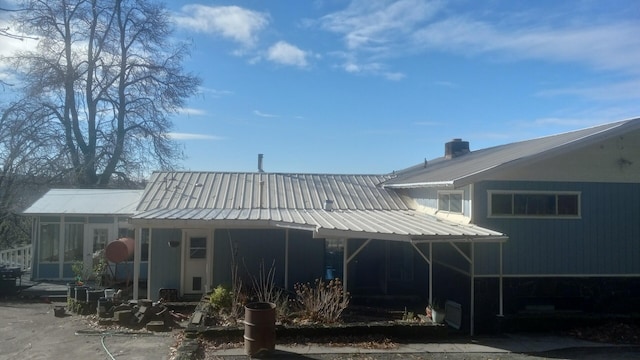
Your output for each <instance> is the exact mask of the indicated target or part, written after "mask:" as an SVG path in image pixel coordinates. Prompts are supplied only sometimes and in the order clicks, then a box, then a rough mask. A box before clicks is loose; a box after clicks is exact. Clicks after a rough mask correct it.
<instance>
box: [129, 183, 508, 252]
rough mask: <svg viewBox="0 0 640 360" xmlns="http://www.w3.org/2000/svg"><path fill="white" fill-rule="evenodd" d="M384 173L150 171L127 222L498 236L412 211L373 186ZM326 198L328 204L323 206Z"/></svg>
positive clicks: (345, 233) (390, 236) (395, 236)
mask: <svg viewBox="0 0 640 360" xmlns="http://www.w3.org/2000/svg"><path fill="white" fill-rule="evenodd" d="M388 179H390V176H388V175H332V174H281V173H230V172H158V173H154V174H153V175H152V177H151V180H150V181H149V184H148V185H147V188H146V190H145V193H144V195H143V196H142V198H141V201H140V205H139V206H138V213H137V214H136V215H134V216H133V217H132V223H134V224H138V225H142V226H145V225H148V226H163V225H164V226H175V224H176V222H177V223H179V224H180V226H200V225H205V224H206V225H211V224H213V226H218V227H223V226H224V227H264V226H267V227H282V228H297V229H304V230H310V231H314V232H315V234H316V236H318V237H351V238H354V237H363V238H378V239H386V240H416V241H417V240H420V239H423V240H431V241H434V240H453V239H457V240H470V239H471V238H474V240H478V239H479V238H482V239H485V240H487V241H503V240H504V239H506V237H505V236H504V235H503V234H501V233H499V232H495V231H492V230H488V229H484V228H481V227H478V226H474V225H462V224H456V223H452V222H446V221H443V220H440V219H437V218H436V217H434V216H431V215H428V214H424V213H419V212H417V211H413V210H410V209H409V207H408V206H407V204H405V203H404V202H403V200H402V198H401V197H400V196H399V195H398V194H396V193H395V192H394V191H393V190H391V189H384V188H382V187H380V186H379V184H380V183H381V182H383V181H385V180H388ZM325 200H333V209H332V210H325V208H324V206H325Z"/></svg>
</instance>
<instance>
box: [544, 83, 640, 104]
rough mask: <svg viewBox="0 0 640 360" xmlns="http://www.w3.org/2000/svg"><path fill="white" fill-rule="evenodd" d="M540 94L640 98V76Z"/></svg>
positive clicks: (617, 98)
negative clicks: (616, 81)
mask: <svg viewBox="0 0 640 360" xmlns="http://www.w3.org/2000/svg"><path fill="white" fill-rule="evenodd" d="M537 95H539V96H558V95H575V96H580V97H584V98H587V99H590V100H627V99H639V100H640V78H638V79H631V80H628V81H623V82H618V83H610V84H603V85H593V86H578V87H570V88H560V89H548V90H543V91H540V92H538V94H537Z"/></svg>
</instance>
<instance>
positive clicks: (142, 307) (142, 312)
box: [98, 299, 179, 331]
mask: <svg viewBox="0 0 640 360" xmlns="http://www.w3.org/2000/svg"><path fill="white" fill-rule="evenodd" d="M178 317H179V315H177V314H174V313H173V312H172V311H170V310H169V308H167V307H166V306H165V305H164V304H162V303H153V302H152V301H151V300H146V299H145V300H138V301H133V300H132V301H129V302H127V303H123V304H113V303H109V302H105V303H104V304H102V303H100V304H98V323H99V324H101V325H110V324H112V323H116V324H118V325H120V326H124V327H128V328H134V329H141V328H146V329H147V330H149V331H167V330H170V329H171V328H173V327H176V326H177V324H176V320H179V319H178Z"/></svg>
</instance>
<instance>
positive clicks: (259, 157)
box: [258, 154, 264, 172]
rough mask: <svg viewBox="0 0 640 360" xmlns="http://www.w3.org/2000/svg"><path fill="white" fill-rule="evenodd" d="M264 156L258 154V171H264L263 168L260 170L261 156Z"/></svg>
mask: <svg viewBox="0 0 640 360" xmlns="http://www.w3.org/2000/svg"><path fill="white" fill-rule="evenodd" d="M263 157H264V154H258V172H264V170H262V158H263Z"/></svg>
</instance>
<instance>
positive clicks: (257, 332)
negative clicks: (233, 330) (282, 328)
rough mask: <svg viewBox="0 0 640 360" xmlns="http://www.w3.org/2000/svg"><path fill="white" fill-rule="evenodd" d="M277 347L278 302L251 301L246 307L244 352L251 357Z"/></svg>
mask: <svg viewBox="0 0 640 360" xmlns="http://www.w3.org/2000/svg"><path fill="white" fill-rule="evenodd" d="M275 348H276V304H274V303H269V302H254V303H249V304H247V305H246V306H245V307H244V352H245V353H246V354H247V355H248V356H250V357H253V356H255V357H260V356H265V355H268V354H270V353H272V352H273V351H274V350H275Z"/></svg>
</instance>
